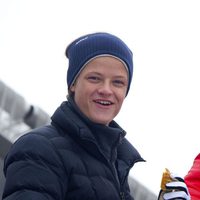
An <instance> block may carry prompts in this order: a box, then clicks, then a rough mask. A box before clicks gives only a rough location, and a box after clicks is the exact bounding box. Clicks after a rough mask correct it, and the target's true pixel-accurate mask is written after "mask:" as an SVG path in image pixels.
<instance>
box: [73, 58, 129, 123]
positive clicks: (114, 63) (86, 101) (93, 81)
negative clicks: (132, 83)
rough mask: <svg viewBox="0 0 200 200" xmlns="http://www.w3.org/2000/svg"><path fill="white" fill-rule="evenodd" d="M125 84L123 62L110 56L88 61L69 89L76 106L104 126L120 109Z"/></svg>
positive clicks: (125, 71) (125, 89) (124, 93)
mask: <svg viewBox="0 0 200 200" xmlns="http://www.w3.org/2000/svg"><path fill="white" fill-rule="evenodd" d="M127 86H128V72H127V70H126V68H125V66H124V64H123V63H122V62H121V61H120V60H118V59H116V58H114V57H110V56H103V57H97V58H95V59H93V60H92V61H90V62H89V63H88V64H87V65H86V66H85V67H84V69H83V70H82V71H81V73H80V75H79V76H78V78H77V79H76V81H75V83H74V84H73V85H72V86H71V88H70V90H71V91H72V92H74V99H75V102H76V104H77V105H78V107H79V109H80V110H81V111H82V112H83V113H84V114H85V115H86V116H87V117H88V118H89V119H90V120H91V121H93V122H96V123H99V124H105V125H108V124H109V123H110V122H111V121H112V120H113V119H114V117H115V116H116V115H117V114H118V112H119V111H120V108H121V106H122V103H123V101H124V98H125V96H126V92H127Z"/></svg>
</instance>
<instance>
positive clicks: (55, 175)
mask: <svg viewBox="0 0 200 200" xmlns="http://www.w3.org/2000/svg"><path fill="white" fill-rule="evenodd" d="M4 174H5V177H6V183H5V187H4V192H3V200H25V199H29V200H32V199H34V200H35V199H37V200H47V199H48V200H54V199H56V200H61V199H64V195H65V194H66V190H67V185H68V183H67V173H66V171H65V169H64V167H63V164H62V162H61V159H60V157H59V155H58V153H57V152H56V149H55V148H54V146H53V145H52V143H51V142H50V140H48V139H47V138H46V137H44V136H41V135H37V134H27V135H24V136H22V137H21V138H20V139H19V140H18V141H17V142H16V143H15V144H13V146H12V147H11V149H10V151H9V153H8V154H7V156H6V158H5V162H4Z"/></svg>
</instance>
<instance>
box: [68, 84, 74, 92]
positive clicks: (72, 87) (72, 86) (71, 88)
mask: <svg viewBox="0 0 200 200" xmlns="http://www.w3.org/2000/svg"><path fill="white" fill-rule="evenodd" d="M69 90H70V91H71V92H75V84H72V85H71V86H70V88H69Z"/></svg>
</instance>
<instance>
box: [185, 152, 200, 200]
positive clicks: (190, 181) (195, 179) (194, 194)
mask: <svg viewBox="0 0 200 200" xmlns="http://www.w3.org/2000/svg"><path fill="white" fill-rule="evenodd" d="M185 183H186V185H187V187H188V189H189V193H190V195H191V199H192V200H199V199H200V189H199V188H200V154H198V155H197V157H196V158H195V159H194V162H193V165H192V167H191V169H190V170H189V172H188V174H187V175H186V176H185Z"/></svg>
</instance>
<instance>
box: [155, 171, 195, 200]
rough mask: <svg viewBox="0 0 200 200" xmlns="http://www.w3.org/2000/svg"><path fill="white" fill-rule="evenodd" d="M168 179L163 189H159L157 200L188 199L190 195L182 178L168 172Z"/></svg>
mask: <svg viewBox="0 0 200 200" xmlns="http://www.w3.org/2000/svg"><path fill="white" fill-rule="evenodd" d="M170 179H171V181H170V182H167V183H166V184H165V189H164V190H163V189H161V190H160V193H159V196H158V200H175V199H176V200H190V199H191V196H190V193H189V191H188V187H187V185H186V183H185V181H184V179H183V178H182V177H180V176H177V175H175V174H173V173H171V174H170ZM192 200H193V199H192Z"/></svg>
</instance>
